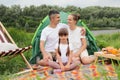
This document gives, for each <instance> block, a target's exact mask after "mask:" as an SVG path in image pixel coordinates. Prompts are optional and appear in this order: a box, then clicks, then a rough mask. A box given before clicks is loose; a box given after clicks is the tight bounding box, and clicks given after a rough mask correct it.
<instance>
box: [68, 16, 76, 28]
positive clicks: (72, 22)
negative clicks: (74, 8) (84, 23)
mask: <svg viewBox="0 0 120 80" xmlns="http://www.w3.org/2000/svg"><path fill="white" fill-rule="evenodd" d="M68 25H69V26H72V25H76V21H75V20H74V19H73V16H72V15H69V16H68Z"/></svg>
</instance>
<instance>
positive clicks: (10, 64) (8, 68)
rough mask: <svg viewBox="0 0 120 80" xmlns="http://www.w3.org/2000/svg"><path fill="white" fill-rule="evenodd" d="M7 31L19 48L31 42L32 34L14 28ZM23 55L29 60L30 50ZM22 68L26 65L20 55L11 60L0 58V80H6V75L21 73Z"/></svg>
mask: <svg viewBox="0 0 120 80" xmlns="http://www.w3.org/2000/svg"><path fill="white" fill-rule="evenodd" d="M7 30H8V32H9V33H10V35H11V36H12V38H13V40H14V41H15V42H16V44H17V45H18V46H19V47H25V46H29V45H31V40H32V37H33V35H34V34H33V33H27V32H26V31H24V30H18V29H15V28H7ZM24 55H25V56H26V58H27V60H29V59H30V56H31V50H29V51H27V52H25V53H24ZM23 68H26V65H25V63H24V61H23V59H22V58H21V56H20V55H18V56H16V57H14V58H12V59H9V57H4V58H1V59H0V80H4V78H5V79H6V80H8V79H7V75H10V74H14V73H17V72H19V71H21V70H22V69H23ZM8 78H9V77H8Z"/></svg>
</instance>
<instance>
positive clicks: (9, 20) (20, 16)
mask: <svg viewBox="0 0 120 80" xmlns="http://www.w3.org/2000/svg"><path fill="white" fill-rule="evenodd" d="M51 9H56V10H58V11H65V12H70V13H78V14H80V15H81V19H82V20H83V21H84V22H85V23H86V24H87V25H88V26H89V27H99V28H104V27H115V28H120V8H117V7H116V8H115V7H99V6H92V7H86V8H80V7H75V6H67V7H59V6H50V5H41V6H34V5H31V6H29V7H24V8H21V7H20V6H19V5H13V6H11V7H6V6H4V5H0V21H2V23H4V25H5V26H6V27H11V26H12V27H17V28H19V27H22V28H25V29H28V28H26V25H27V26H29V28H31V29H33V28H36V27H38V25H39V23H40V22H41V21H42V20H43V18H44V17H45V16H46V15H48V12H49V11H50V10H51ZM33 30H34V29H33ZM26 31H29V30H26ZM30 31H32V30H30Z"/></svg>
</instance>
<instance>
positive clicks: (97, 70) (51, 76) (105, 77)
mask: <svg viewBox="0 0 120 80" xmlns="http://www.w3.org/2000/svg"><path fill="white" fill-rule="evenodd" d="M16 78H17V80H118V79H117V74H116V73H115V70H114V68H113V66H112V65H111V64H109V65H102V64H98V65H94V64H89V65H80V66H79V69H76V70H72V71H67V72H55V73H54V72H53V69H51V68H49V67H40V68H39V69H37V70H34V71H32V72H29V73H25V74H23V75H20V76H17V77H16ZM16 78H15V80H16ZM12 80H14V79H12Z"/></svg>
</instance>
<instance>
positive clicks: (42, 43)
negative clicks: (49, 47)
mask: <svg viewBox="0 0 120 80" xmlns="http://www.w3.org/2000/svg"><path fill="white" fill-rule="evenodd" d="M44 44H45V41H43V40H41V41H40V50H41V52H42V55H43V59H47V57H48V56H47V52H46V51H45V48H44Z"/></svg>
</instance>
